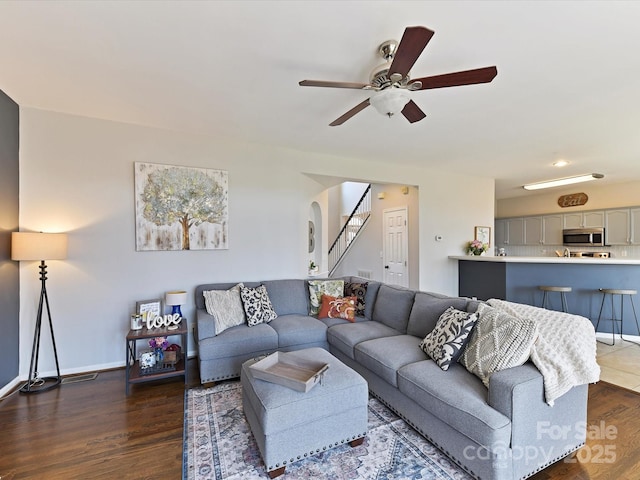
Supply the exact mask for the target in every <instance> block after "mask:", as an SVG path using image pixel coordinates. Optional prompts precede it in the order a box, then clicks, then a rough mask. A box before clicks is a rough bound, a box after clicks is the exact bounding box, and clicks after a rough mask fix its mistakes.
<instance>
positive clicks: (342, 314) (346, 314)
mask: <svg viewBox="0 0 640 480" xmlns="http://www.w3.org/2000/svg"><path fill="white" fill-rule="evenodd" d="M357 300H358V299H357V298H356V297H332V296H331V295H327V294H323V295H322V304H321V305H320V311H319V312H318V318H319V319H320V318H344V319H345V320H349V321H350V322H353V321H355V317H356V302H357Z"/></svg>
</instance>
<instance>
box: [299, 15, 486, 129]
mask: <svg viewBox="0 0 640 480" xmlns="http://www.w3.org/2000/svg"><path fill="white" fill-rule="evenodd" d="M433 33H434V32H432V31H431V30H429V29H428V28H425V27H407V28H406V29H405V30H404V34H403V35H402V39H401V40H400V44H398V42H397V41H395V40H387V41H386V42H384V43H382V44H381V45H380V46H379V47H378V53H379V54H380V56H382V58H384V59H385V61H386V63H384V64H382V65H379V66H378V67H376V68H375V69H374V70H373V72H371V78H370V80H369V83H352V82H330V81H323V80H302V81H301V82H299V85H300V86H302V87H333V88H353V89H357V90H372V91H373V92H374V94H373V95H372V96H371V97H370V98H367V99H366V100H365V101H364V102H361V103H359V104H358V105H356V106H355V107H353V108H352V109H351V110H349V111H348V112H347V113H345V114H344V115H342V116H340V117H338V118H337V119H335V120H334V121H333V122H331V123H330V124H329V125H330V126H332V127H335V126H337V125H342V124H343V123H344V122H346V121H347V120H349V119H350V118H351V117H353V116H354V115H355V114H356V113H359V112H361V111H362V110H364V109H365V108H367V107H368V106H369V105H373V106H374V107H375V108H376V110H378V112H380V113H382V114H384V115H387V116H389V117H391V116H393V115H396V114H398V113H402V115H404V116H405V118H406V119H407V120H409V122H410V123H415V122H418V121H420V120H422V119H423V118H424V117H426V115H425V113H424V112H423V111H422V110H421V109H420V107H418V105H416V104H415V102H414V101H413V100H411V97H410V96H409V92H410V91H416V90H428V89H431V88H443V87H457V86H460V85H473V84H476V83H489V82H490V81H491V80H493V79H494V78H495V76H496V75H497V74H498V69H497V68H496V67H495V66H494V67H484V68H476V69H473V70H465V71H462V72H454V73H445V74H443V75H435V76H431V77H422V78H417V79H415V80H412V79H410V77H409V70H411V67H413V64H414V63H415V62H416V60H417V59H418V57H419V56H420V54H421V53H422V51H423V50H424V48H425V47H426V46H427V43H429V40H431V37H432V36H433Z"/></svg>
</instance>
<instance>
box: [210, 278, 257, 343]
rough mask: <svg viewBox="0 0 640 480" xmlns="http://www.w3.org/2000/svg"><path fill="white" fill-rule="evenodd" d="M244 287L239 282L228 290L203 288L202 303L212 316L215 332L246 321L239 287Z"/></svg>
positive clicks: (218, 332)
mask: <svg viewBox="0 0 640 480" xmlns="http://www.w3.org/2000/svg"><path fill="white" fill-rule="evenodd" d="M242 287H244V285H243V284H242V283H239V284H237V285H235V286H233V287H232V288H230V289H229V290H205V291H204V292H202V294H203V295H204V303H205V305H206V307H207V313H208V314H209V315H211V316H212V317H213V322H214V325H215V328H216V334H220V333H222V332H224V331H225V330H226V329H227V328H230V327H235V326H236V325H242V324H243V323H245V322H246V320H247V319H246V317H245V314H244V307H243V305H242V299H241V298H240V289H241V288H242Z"/></svg>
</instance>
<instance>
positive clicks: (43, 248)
mask: <svg viewBox="0 0 640 480" xmlns="http://www.w3.org/2000/svg"><path fill="white" fill-rule="evenodd" d="M65 258H67V234H66V233H42V232H12V233H11V260H64V259H65Z"/></svg>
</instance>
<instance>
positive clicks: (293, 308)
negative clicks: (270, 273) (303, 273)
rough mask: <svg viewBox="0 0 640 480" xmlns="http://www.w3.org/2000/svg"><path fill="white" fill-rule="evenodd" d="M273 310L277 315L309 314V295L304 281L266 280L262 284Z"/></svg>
mask: <svg viewBox="0 0 640 480" xmlns="http://www.w3.org/2000/svg"><path fill="white" fill-rule="evenodd" d="M263 285H264V286H265V287H266V288H267V292H268V293H269V299H270V300H271V304H272V305H273V309H274V310H275V311H276V313H277V314H278V315H289V314H290V313H298V314H300V315H307V314H308V313H309V294H308V292H307V282H306V281H305V280H268V281H265V282H263Z"/></svg>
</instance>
